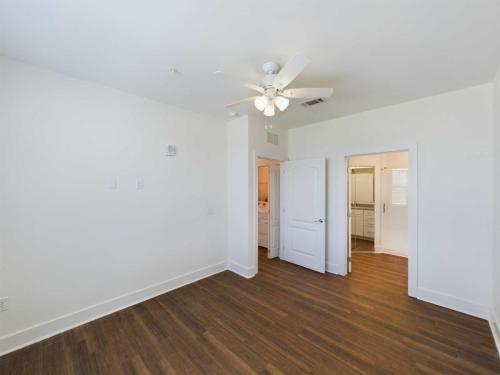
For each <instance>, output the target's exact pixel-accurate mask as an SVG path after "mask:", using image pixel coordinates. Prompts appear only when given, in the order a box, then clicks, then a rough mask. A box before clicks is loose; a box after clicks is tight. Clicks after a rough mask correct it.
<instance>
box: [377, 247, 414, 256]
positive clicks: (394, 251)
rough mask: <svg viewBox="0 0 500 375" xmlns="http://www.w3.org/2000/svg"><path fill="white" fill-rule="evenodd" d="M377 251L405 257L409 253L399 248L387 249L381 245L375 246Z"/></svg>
mask: <svg viewBox="0 0 500 375" xmlns="http://www.w3.org/2000/svg"><path fill="white" fill-rule="evenodd" d="M375 252H376V253H380V254H390V255H395V256H397V257H403V258H408V254H407V253H405V252H402V251H398V250H391V249H385V248H383V247H380V246H375Z"/></svg>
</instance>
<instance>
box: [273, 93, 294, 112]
mask: <svg viewBox="0 0 500 375" xmlns="http://www.w3.org/2000/svg"><path fill="white" fill-rule="evenodd" d="M274 104H276V107H278V109H279V110H280V111H282V112H283V111H284V110H285V109H287V107H288V104H290V100H288V99H287V98H285V97H283V96H277V97H276V98H274Z"/></svg>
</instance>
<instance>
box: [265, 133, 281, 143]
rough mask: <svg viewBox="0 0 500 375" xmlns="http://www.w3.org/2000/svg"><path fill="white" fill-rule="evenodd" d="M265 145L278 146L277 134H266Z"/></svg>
mask: <svg viewBox="0 0 500 375" xmlns="http://www.w3.org/2000/svg"><path fill="white" fill-rule="evenodd" d="M266 143H269V144H271V145H275V146H278V145H279V137H278V134H275V133H271V132H266Z"/></svg>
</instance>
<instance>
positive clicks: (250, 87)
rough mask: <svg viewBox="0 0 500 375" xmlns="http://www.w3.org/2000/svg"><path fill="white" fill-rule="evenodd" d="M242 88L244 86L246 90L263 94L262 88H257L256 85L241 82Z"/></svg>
mask: <svg viewBox="0 0 500 375" xmlns="http://www.w3.org/2000/svg"><path fill="white" fill-rule="evenodd" d="M243 86H245V87H246V88H248V89H250V90H255V91H257V92H260V93H261V94H264V88H263V87H260V86H257V85H254V84H253V83H247V82H243Z"/></svg>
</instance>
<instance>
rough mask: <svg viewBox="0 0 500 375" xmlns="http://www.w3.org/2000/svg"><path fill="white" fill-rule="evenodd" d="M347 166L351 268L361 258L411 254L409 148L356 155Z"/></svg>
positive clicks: (350, 268) (349, 264) (349, 259)
mask: <svg viewBox="0 0 500 375" xmlns="http://www.w3.org/2000/svg"><path fill="white" fill-rule="evenodd" d="M347 167H348V171H347V173H348V202H347V206H348V207H347V212H348V231H347V236H348V250H349V251H348V259H347V261H348V272H353V268H354V269H355V267H356V260H357V259H363V260H364V261H365V262H366V261H370V259H375V258H377V260H380V259H381V258H382V256H381V254H385V255H384V257H385V258H384V259H387V260H388V261H390V256H398V257H403V258H408V247H409V246H408V242H409V240H408V213H409V211H408V188H409V185H408V181H409V175H408V173H409V169H408V152H407V151H401V152H387V153H379V154H368V155H361V156H352V157H348V158H347ZM387 255H389V257H387ZM377 264H383V262H379V261H377Z"/></svg>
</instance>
